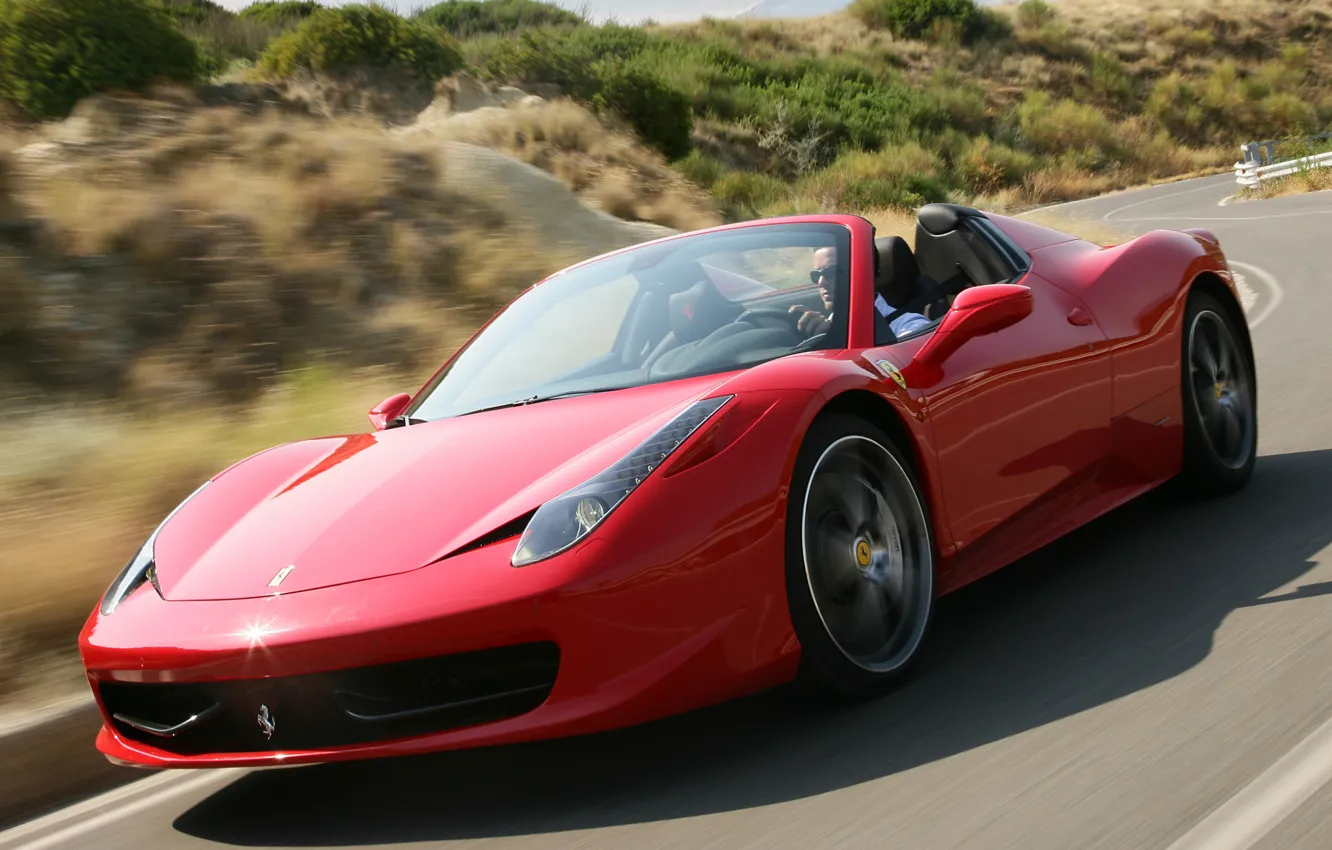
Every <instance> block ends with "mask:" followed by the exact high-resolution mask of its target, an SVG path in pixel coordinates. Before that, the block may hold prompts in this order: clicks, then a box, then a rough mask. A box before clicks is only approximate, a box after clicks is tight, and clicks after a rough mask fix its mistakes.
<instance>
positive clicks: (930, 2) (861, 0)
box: [851, 0, 995, 40]
mask: <svg viewBox="0 0 1332 850" xmlns="http://www.w3.org/2000/svg"><path fill="white" fill-rule="evenodd" d="M851 11H852V13H853V14H855V15H856V16H857V17H859V18H860V19H861V20H862V21H864V23H865V25H866V26H869V27H871V28H873V29H886V30H889V31H891V32H892V34H893V35H895V36H897V37H898V38H918V39H919V38H926V37H927V36H930V35H931V34H932V33H935V32H938V31H939V30H940V28H955V29H956V30H957V32H958V34H959V35H960V36H961V38H962V39H963V40H970V39H974V38H977V37H979V36H982V35H984V34H986V31H987V29H988V28H990V27H992V26H994V25H995V19H994V17H993V16H991V15H986V14H984V13H983V12H982V11H981V9H979V8H978V7H977V6H976V3H975V2H974V0H856V2H855V3H853V4H852V6H851Z"/></svg>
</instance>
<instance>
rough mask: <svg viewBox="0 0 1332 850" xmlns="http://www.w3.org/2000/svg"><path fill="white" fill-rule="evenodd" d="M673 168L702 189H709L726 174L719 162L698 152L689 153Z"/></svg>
mask: <svg viewBox="0 0 1332 850" xmlns="http://www.w3.org/2000/svg"><path fill="white" fill-rule="evenodd" d="M675 167H676V168H678V169H679V170H680V173H681V174H683V175H684V176H685V177H688V178H689V179H690V180H692V181H694V182H695V183H697V184H698V185H699V186H702V187H703V188H704V189H711V188H712V187H713V186H714V185H715V184H716V183H717V181H718V180H720V179H721V178H722V175H723V174H725V173H726V168H725V167H724V166H723V165H722V164H721V163H720V162H718V161H717V160H716V159H714V158H713V157H710V156H708V155H707V154H705V153H703V152H702V151H699V150H695V151H691V152H690V154H689V156H687V157H685V158H684V159H682V160H680V161H679V162H677V163H676V164H675Z"/></svg>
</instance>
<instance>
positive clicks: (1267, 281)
mask: <svg viewBox="0 0 1332 850" xmlns="http://www.w3.org/2000/svg"><path fill="white" fill-rule="evenodd" d="M1229 262H1230V265H1231V266H1232V267H1237V268H1241V269H1244V270H1245V271H1247V272H1248V273H1249V275H1251V276H1253V277H1256V278H1258V279H1259V280H1261V281H1262V282H1263V285H1264V286H1266V287H1267V290H1268V293H1269V296H1268V299H1267V303H1266V304H1264V305H1263V310H1262V312H1261V313H1259V314H1258V315H1257V316H1254V317H1253V318H1252V319H1250V320H1249V327H1250V328H1256V327H1258V326H1259V325H1260V324H1262V323H1263V322H1264V321H1266V320H1267V317H1268V316H1270V315H1272V311H1273V310H1275V309H1276V308H1277V305H1278V304H1280V303H1281V296H1282V292H1281V285H1280V284H1279V283H1277V281H1276V278H1275V277H1273V276H1272V275H1271V274H1270V273H1268V272H1266V271H1264V270H1262V269H1260V268H1258V267H1257V266H1255V265H1252V264H1251V263H1241V262H1238V261H1237V260H1230V261H1229ZM1247 279H1248V278H1247V277H1246V278H1245V280H1246V281H1247Z"/></svg>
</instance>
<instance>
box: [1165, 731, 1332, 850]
mask: <svg viewBox="0 0 1332 850" xmlns="http://www.w3.org/2000/svg"><path fill="white" fill-rule="evenodd" d="M1329 779H1332V719H1328V720H1326V721H1324V722H1323V725H1321V726H1319V727H1318V728H1317V729H1315V730H1314V731H1313V734H1311V735H1309V737H1307V738H1305V739H1304V740H1303V741H1301V742H1300V743H1298V744H1296V745H1295V747H1294V749H1292V750H1291V751H1290V752H1288V753H1286V754H1285V755H1284V756H1282V757H1281V758H1280V759H1279V760H1277V762H1276V763H1275V764H1273V765H1272V766H1271V767H1269V768H1268V769H1267V770H1265V771H1263V772H1262V773H1261V774H1260V775H1259V776H1258V778H1257V779H1255V780H1253V781H1252V782H1250V783H1249V784H1248V785H1246V786H1244V788H1242V789H1241V790H1240V792H1239V793H1238V794H1236V795H1235V796H1233V797H1231V798H1230V799H1229V800H1227V801H1226V802H1224V803H1222V804H1221V805H1220V806H1219V807H1218V808H1216V809H1215V810H1214V811H1213V812H1212V813H1211V814H1209V815H1208V816H1207V817H1205V818H1203V819H1202V820H1201V821H1199V822H1198V824H1197V825H1195V826H1194V827H1193V829H1190V830H1189V831H1188V832H1186V833H1184V835H1182V836H1181V837H1180V838H1179V840H1177V841H1176V842H1175V843H1174V844H1171V845H1170V847H1169V848H1168V850H1203V848H1206V850H1248V848H1250V847H1252V846H1253V845H1254V844H1256V843H1258V841H1259V840H1260V839H1262V838H1263V836H1265V835H1267V834H1268V833H1269V832H1271V831H1272V829H1273V828H1275V827H1276V826H1277V824H1279V823H1281V822H1282V821H1283V820H1285V819H1286V818H1287V817H1289V816H1290V815H1291V813H1293V812H1294V811H1295V810H1296V809H1298V808H1299V807H1300V806H1302V805H1304V803H1305V802H1307V801H1308V799H1309V798H1310V797H1312V796H1313V795H1314V794H1315V793H1317V792H1318V789H1320V788H1322V787H1323V786H1324V785H1326V784H1327V781H1328V780H1329Z"/></svg>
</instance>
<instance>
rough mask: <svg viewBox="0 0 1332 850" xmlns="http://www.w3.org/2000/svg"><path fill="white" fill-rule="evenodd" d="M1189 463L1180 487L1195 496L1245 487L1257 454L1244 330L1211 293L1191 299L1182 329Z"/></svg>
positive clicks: (1254, 394) (1254, 386)
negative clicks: (1238, 326) (1237, 325)
mask: <svg viewBox="0 0 1332 850" xmlns="http://www.w3.org/2000/svg"><path fill="white" fill-rule="evenodd" d="M1181 337H1182V340H1181V343H1180V346H1181V355H1180V391H1181V393H1182V396H1183V397H1182V399H1181V400H1182V402H1183V410H1184V464H1183V470H1182V471H1181V473H1180V476H1179V484H1180V489H1181V490H1182V491H1183V492H1184V493H1186V494H1188V495H1189V496H1192V497H1214V496H1224V495H1228V494H1230V493H1234V492H1236V491H1238V490H1241V489H1243V488H1244V487H1245V486H1246V485H1247V484H1248V483H1249V479H1250V478H1252V477H1253V467H1254V463H1255V461H1256V459H1257V456H1258V380H1257V372H1256V370H1255V369H1254V362H1253V355H1252V353H1251V352H1250V350H1249V346H1248V345H1247V344H1246V341H1245V337H1244V332H1243V330H1242V329H1240V328H1237V327H1236V325H1235V320H1234V319H1233V318H1232V317H1231V313H1230V311H1229V310H1227V309H1225V307H1224V306H1223V305H1222V304H1221V302H1220V301H1219V300H1217V298H1216V297H1215V296H1213V295H1211V294H1209V293H1207V292H1202V291H1197V290H1195V291H1194V292H1193V293H1192V294H1191V295H1190V296H1189V300H1188V306H1187V308H1186V309H1185V313H1184V327H1183V332H1182V333H1181Z"/></svg>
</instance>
